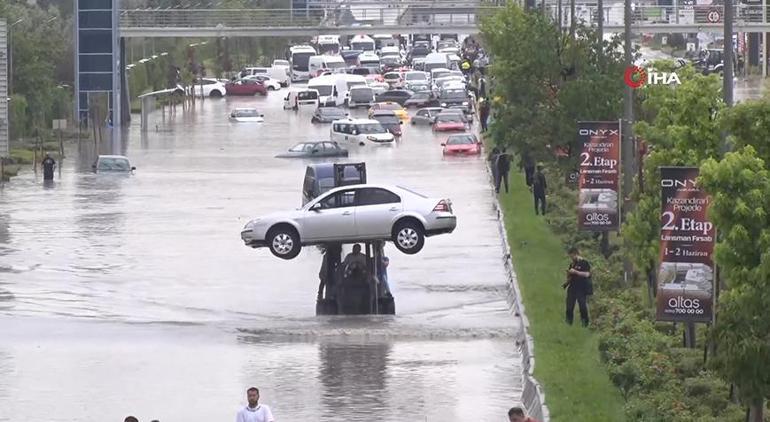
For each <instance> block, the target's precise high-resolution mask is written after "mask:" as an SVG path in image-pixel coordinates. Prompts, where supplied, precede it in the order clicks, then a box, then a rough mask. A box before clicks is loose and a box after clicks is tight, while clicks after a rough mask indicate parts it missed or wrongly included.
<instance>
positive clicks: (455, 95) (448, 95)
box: [440, 89, 468, 100]
mask: <svg viewBox="0 0 770 422" xmlns="http://www.w3.org/2000/svg"><path fill="white" fill-rule="evenodd" d="M467 96H468V95H467V94H466V93H465V91H463V90H461V89H449V90H446V91H443V92H442V93H441V95H440V98H441V99H451V100H460V99H465V98H467Z"/></svg>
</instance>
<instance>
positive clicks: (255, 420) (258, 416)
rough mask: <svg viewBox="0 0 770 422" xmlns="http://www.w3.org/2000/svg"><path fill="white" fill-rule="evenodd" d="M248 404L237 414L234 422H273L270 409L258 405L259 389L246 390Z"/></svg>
mask: <svg viewBox="0 0 770 422" xmlns="http://www.w3.org/2000/svg"><path fill="white" fill-rule="evenodd" d="M246 398H247V399H248V401H249V404H248V405H247V406H246V407H244V408H243V409H241V410H240V411H239V412H238V415H237V416H236V417H235V422H275V419H274V418H273V413H272V412H271V411H270V407H269V406H268V405H266V404H259V389H258V388H257V387H251V388H249V389H248V390H246Z"/></svg>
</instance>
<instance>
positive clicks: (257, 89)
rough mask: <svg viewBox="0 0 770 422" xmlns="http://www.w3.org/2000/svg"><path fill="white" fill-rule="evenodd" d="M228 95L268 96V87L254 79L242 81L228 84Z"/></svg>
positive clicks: (226, 87)
mask: <svg viewBox="0 0 770 422" xmlns="http://www.w3.org/2000/svg"><path fill="white" fill-rule="evenodd" d="M225 90H226V91H227V95H256V94H262V95H267V87H266V86H265V84H263V83H262V82H260V81H257V80H254V79H241V80H239V81H235V82H228V83H227V85H225Z"/></svg>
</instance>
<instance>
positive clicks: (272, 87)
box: [267, 85, 275, 91]
mask: <svg viewBox="0 0 770 422" xmlns="http://www.w3.org/2000/svg"><path fill="white" fill-rule="evenodd" d="M267 89H268V90H270V91H275V87H274V86H272V85H270V86H268V87H267Z"/></svg>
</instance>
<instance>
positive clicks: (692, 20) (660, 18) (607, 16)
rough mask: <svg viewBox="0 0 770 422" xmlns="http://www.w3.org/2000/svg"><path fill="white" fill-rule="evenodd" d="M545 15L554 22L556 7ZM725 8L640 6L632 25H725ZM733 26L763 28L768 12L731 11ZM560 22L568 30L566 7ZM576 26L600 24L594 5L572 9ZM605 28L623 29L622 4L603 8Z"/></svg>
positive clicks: (742, 8) (747, 7)
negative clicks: (578, 23) (758, 26)
mask: <svg viewBox="0 0 770 422" xmlns="http://www.w3.org/2000/svg"><path fill="white" fill-rule="evenodd" d="M546 7H547V13H549V14H550V15H551V16H552V17H553V19H554V20H557V19H558V17H559V10H558V7H557V6H555V5H547V6H546ZM724 12H725V8H724V6H723V5H697V4H696V5H689V6H683V5H678V4H674V5H670V6H656V5H639V6H635V7H633V8H632V14H631V17H632V25H633V26H649V25H667V24H670V25H696V26H697V25H718V24H722V23H724V16H725V13H724ZM733 16H734V22H735V23H736V24H763V23H767V22H768V8H767V7H765V8H763V7H762V6H761V5H745V4H741V5H738V6H735V7H734V9H733ZM561 18H562V19H561V22H562V25H563V26H565V27H568V26H570V8H569V5H565V6H563V7H562V9H561ZM575 20H576V22H583V23H586V24H592V25H596V24H598V22H599V13H598V7H597V5H596V4H592V3H584V4H579V5H576V7H575ZM603 22H604V24H605V25H609V26H622V25H623V24H624V10H623V3H622V2H614V3H605V4H604V20H603Z"/></svg>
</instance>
